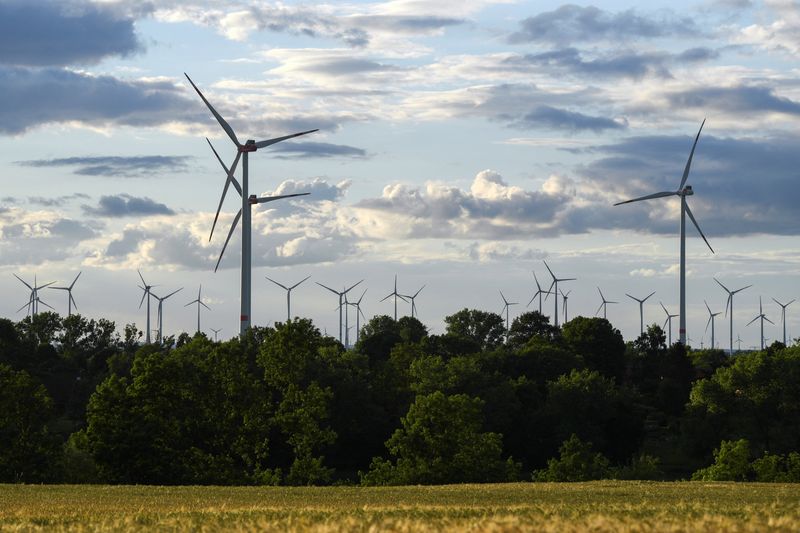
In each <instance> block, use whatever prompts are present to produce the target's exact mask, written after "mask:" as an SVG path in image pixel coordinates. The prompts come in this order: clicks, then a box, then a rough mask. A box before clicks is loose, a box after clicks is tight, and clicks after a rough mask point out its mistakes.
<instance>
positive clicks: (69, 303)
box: [50, 271, 83, 316]
mask: <svg viewBox="0 0 800 533" xmlns="http://www.w3.org/2000/svg"><path fill="white" fill-rule="evenodd" d="M81 274H83V272H82V271H81V272H78V275H77V276H75V279H74V280H72V283H70V284H69V285H68V286H66V287H50V288H51V289H56V290H60V291H67V316H72V306H73V304H74V305H75V309H77V308H78V304H77V303H75V298H73V297H72V288H73V287H74V286H75V282H76V281H78V278H79V277H81Z"/></svg>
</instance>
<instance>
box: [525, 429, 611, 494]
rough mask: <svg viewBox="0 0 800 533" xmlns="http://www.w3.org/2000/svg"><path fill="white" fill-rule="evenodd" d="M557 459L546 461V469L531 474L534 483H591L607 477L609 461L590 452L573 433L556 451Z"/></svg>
mask: <svg viewBox="0 0 800 533" xmlns="http://www.w3.org/2000/svg"><path fill="white" fill-rule="evenodd" d="M558 452H559V457H558V458H555V457H554V458H552V459H550V460H548V461H547V468H545V469H543V470H537V471H536V472H534V473H533V480H534V481H557V482H562V481H591V480H595V479H604V478H607V477H609V475H610V474H611V470H610V469H609V461H608V459H607V458H606V457H605V456H603V454H602V453H595V452H594V451H593V450H592V443H591V442H583V441H582V440H581V439H579V438H578V436H577V435H575V434H574V433H573V434H572V435H570V437H569V438H568V439H567V440H565V441H564V442H563V443H562V444H561V446H560V447H559V449H558Z"/></svg>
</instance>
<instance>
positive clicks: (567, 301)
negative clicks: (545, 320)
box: [560, 290, 572, 324]
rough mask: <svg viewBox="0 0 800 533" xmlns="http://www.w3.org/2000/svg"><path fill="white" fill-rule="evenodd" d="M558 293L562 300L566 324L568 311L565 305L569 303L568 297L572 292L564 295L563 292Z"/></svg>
mask: <svg viewBox="0 0 800 533" xmlns="http://www.w3.org/2000/svg"><path fill="white" fill-rule="evenodd" d="M560 292H561V297H562V298H563V299H564V323H565V324H566V323H567V322H569V315H568V314H567V311H568V309H567V304H568V303H569V295H570V294H571V293H572V291H571V290H570V291H567V292H566V293H564V291H560Z"/></svg>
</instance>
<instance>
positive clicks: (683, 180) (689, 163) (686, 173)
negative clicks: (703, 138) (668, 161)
mask: <svg viewBox="0 0 800 533" xmlns="http://www.w3.org/2000/svg"><path fill="white" fill-rule="evenodd" d="M705 123H706V119H703V123H702V124H700V129H699V130H697V136H696V137H695V138H694V144H692V151H691V152H689V160H688V161H686V168H684V169H683V178H681V184H680V186H679V187H678V190H679V191H680V190H682V189H683V186H684V185H686V180H687V178H689V169H690V168H691V166H692V158H693V157H694V149H695V147H696V146H697V140H698V139H699V138H700V132H701V131H703V126H704V125H705Z"/></svg>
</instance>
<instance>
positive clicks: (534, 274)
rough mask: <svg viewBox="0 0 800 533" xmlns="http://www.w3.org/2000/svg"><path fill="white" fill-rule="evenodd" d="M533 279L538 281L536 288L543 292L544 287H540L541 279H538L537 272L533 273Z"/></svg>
mask: <svg viewBox="0 0 800 533" xmlns="http://www.w3.org/2000/svg"><path fill="white" fill-rule="evenodd" d="M533 279H534V280H535V281H536V288H537V289H539V290H540V291H541V290H542V286H541V285H539V278H537V277H536V272H533ZM534 298H535V296H534Z"/></svg>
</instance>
